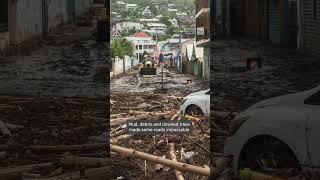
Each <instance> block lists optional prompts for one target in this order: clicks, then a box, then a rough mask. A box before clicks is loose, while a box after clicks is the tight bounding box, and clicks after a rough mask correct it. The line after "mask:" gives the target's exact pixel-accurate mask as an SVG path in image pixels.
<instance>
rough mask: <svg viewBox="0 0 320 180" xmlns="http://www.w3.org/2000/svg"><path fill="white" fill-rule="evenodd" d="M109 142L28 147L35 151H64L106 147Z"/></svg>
mask: <svg viewBox="0 0 320 180" xmlns="http://www.w3.org/2000/svg"><path fill="white" fill-rule="evenodd" d="M106 148H107V144H105V143H97V144H83V145H63V146H29V147H28V149H29V150H31V151H32V152H35V153H50V152H63V151H84V150H88V151H89V150H100V149H106Z"/></svg>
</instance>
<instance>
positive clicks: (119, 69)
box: [110, 56, 139, 77]
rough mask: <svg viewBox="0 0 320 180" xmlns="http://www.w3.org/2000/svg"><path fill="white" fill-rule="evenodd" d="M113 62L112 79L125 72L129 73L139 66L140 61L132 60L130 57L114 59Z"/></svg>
mask: <svg viewBox="0 0 320 180" xmlns="http://www.w3.org/2000/svg"><path fill="white" fill-rule="evenodd" d="M112 61H113V63H112V71H111V72H110V77H112V76H115V75H118V74H122V73H123V71H124V70H125V71H126V72H127V71H128V70H130V69H132V68H133V67H135V66H137V65H138V64H139V60H138V59H132V58H130V57H128V56H126V57H125V58H124V59H120V58H112ZM123 65H124V66H123ZM124 67H125V68H124Z"/></svg>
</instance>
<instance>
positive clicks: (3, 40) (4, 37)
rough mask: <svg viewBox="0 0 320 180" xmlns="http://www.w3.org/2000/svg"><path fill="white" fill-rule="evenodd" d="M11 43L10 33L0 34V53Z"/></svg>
mask: <svg viewBox="0 0 320 180" xmlns="http://www.w3.org/2000/svg"><path fill="white" fill-rule="evenodd" d="M9 42H10V38H9V32H2V33H0V51H3V50H5V48H6V47H7V46H8V45H9Z"/></svg>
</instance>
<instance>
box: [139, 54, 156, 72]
mask: <svg viewBox="0 0 320 180" xmlns="http://www.w3.org/2000/svg"><path fill="white" fill-rule="evenodd" d="M156 74H157V68H156V66H155V62H154V61H153V59H152V58H151V57H148V58H146V59H145V60H143V66H142V67H141V68H140V75H156Z"/></svg>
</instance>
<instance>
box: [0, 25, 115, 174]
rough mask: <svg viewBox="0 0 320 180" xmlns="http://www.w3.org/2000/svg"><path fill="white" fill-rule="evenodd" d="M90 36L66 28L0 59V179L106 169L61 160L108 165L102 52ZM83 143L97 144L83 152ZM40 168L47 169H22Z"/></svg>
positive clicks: (77, 28)
mask: <svg viewBox="0 0 320 180" xmlns="http://www.w3.org/2000/svg"><path fill="white" fill-rule="evenodd" d="M93 32H94V27H90V26H76V25H65V26H62V27H59V28H58V29H57V30H55V31H54V32H50V33H49V34H48V36H47V37H45V38H43V39H42V40H41V42H40V43H39V44H38V45H37V46H36V47H33V50H32V51H30V52H24V54H27V55H17V56H10V57H0V66H1V68H0V83H1V86H0V116H1V118H0V121H1V122H2V123H0V124H1V125H0V126H1V128H0V162H1V163H0V166H1V167H0V179H9V178H11V177H14V178H18V179H19V178H20V179H21V178H36V177H46V178H48V177H53V176H57V177H58V176H59V177H60V176H61V177H60V178H62V177H64V178H68V177H79V176H83V178H85V177H84V176H85V175H87V170H88V169H91V168H93V169H91V170H92V171H99V172H103V171H106V169H107V168H108V167H106V165H104V167H102V169H94V168H99V167H100V165H94V166H91V165H89V166H87V165H83V164H82V165H80V164H77V165H76V164H74V165H72V166H68V165H66V164H65V163H62V159H63V158H64V157H66V156H69V155H71V156H76V157H86V158H87V157H90V158H93V160H97V161H101V162H103V163H105V161H107V160H108V159H107V157H108V154H109V152H108V150H107V149H108V146H107V141H108V139H107V131H106V127H107V126H106V124H107V123H108V120H107V113H108V111H109V107H108V101H109V99H108V98H107V89H108V84H107V82H108V79H107V77H108V75H107V69H108V68H107V67H108V64H107V63H106V62H107V58H108V47H107V45H106V44H105V43H101V42H96V41H95V37H94V36H93ZM7 130H8V131H7ZM87 144H88V145H89V146H91V145H93V146H94V145H98V146H99V147H97V148H94V150H92V149H91V150H90V148H84V147H82V146H83V145H87ZM70 145H71V146H70ZM73 145H76V146H78V145H79V146H78V147H75V146H73ZM34 146H40V147H42V150H40V151H39V150H34V149H32V147H34ZM54 146H57V147H54ZM91 147H92V146H91ZM95 147H96V146H95ZM43 148H44V149H43ZM48 148H49V149H52V148H53V149H54V150H53V151H52V152H48ZM64 148H67V149H64ZM70 148H71V149H70ZM99 158H101V159H99ZM39 163H49V165H46V166H44V167H41V166H40V165H39V167H37V168H31V169H28V168H26V167H25V165H27V166H28V167H29V165H35V164H39ZM20 166H24V167H23V168H22V169H23V170H21V167H20ZM101 166H102V165H101ZM80 171H82V172H81V173H80ZM88 172H90V170H89V171H88ZM25 173H27V174H25ZM68 173H70V174H68ZM80 174H81V175H80ZM102 175H104V176H107V175H105V173H102ZM100 179H101V178H100Z"/></svg>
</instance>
